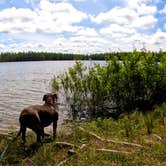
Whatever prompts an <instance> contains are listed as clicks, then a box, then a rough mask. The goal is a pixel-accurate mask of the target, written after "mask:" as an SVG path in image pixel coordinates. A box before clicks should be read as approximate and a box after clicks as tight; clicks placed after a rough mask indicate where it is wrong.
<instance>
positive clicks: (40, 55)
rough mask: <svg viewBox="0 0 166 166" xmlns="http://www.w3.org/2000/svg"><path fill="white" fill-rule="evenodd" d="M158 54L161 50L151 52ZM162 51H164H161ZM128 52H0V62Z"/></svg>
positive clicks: (91, 57)
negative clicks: (88, 53)
mask: <svg viewBox="0 0 166 166" xmlns="http://www.w3.org/2000/svg"><path fill="white" fill-rule="evenodd" d="M151 53H152V54H154V55H159V54H161V52H159V53H157V52H151ZM162 53H164V52H162ZM128 54H130V52H112V53H96V54H90V55H85V54H72V53H71V54H69V53H52V52H50V53H49V52H4V53H3V52H2V53H0V62H17V61H47V60H105V58H106V57H112V56H116V57H121V55H123V56H127V55H128Z"/></svg>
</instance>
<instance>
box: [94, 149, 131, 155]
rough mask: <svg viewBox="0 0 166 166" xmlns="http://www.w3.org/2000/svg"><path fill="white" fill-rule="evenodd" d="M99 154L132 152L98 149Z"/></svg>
mask: <svg viewBox="0 0 166 166" xmlns="http://www.w3.org/2000/svg"><path fill="white" fill-rule="evenodd" d="M96 151H98V152H110V153H121V154H130V153H131V152H127V151H120V150H112V149H96Z"/></svg>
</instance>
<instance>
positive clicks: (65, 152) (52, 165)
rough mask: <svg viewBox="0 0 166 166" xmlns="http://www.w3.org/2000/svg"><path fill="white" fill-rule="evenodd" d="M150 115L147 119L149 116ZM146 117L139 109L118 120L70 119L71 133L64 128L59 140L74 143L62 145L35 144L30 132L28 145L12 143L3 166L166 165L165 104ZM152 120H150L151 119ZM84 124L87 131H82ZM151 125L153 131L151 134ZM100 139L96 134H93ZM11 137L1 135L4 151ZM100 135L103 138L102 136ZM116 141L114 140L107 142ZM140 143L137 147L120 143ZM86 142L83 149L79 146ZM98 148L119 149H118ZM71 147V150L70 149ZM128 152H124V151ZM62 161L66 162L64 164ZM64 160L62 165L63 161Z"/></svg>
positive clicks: (54, 142) (1, 163) (52, 143)
mask: <svg viewBox="0 0 166 166" xmlns="http://www.w3.org/2000/svg"><path fill="white" fill-rule="evenodd" d="M147 117H148V118H147ZM147 117H145V116H144V115H142V114H141V113H139V112H134V113H133V114H131V115H129V116H123V117H121V118H120V119H119V120H118V121H116V120H113V119H112V118H109V119H101V118H98V119H96V120H95V121H91V122H86V123H82V124H76V123H71V122H70V126H71V129H70V132H67V131H65V130H61V131H60V132H59V133H58V136H57V140H56V141H60V142H68V143H71V144H73V145H75V146H74V147H73V148H72V151H73V152H74V153H73V154H71V153H69V152H70V151H71V150H70V149H71V148H70V147H65V148H63V147H60V146H58V145H57V144H56V141H48V142H45V143H43V144H36V143H34V142H35V136H34V134H33V133H32V132H29V134H28V135H29V136H28V137H27V143H26V144H25V146H23V145H22V144H21V139H20V138H19V139H18V140H16V141H15V142H13V143H12V144H11V145H9V148H8V150H7V151H6V153H5V155H4V157H3V160H2V161H1V162H0V165H2V166H11V165H12V166H30V165H31V166H57V165H58V164H59V166H60V165H62V166H108V165H111V166H114V165H115V166H122V165H123V166H142V165H147V166H148V165H150V166H165V165H166V148H165V147H166V105H165V104H164V105H163V106H162V107H158V108H156V109H155V111H154V112H153V113H151V114H148V115H147ZM148 120H149V122H148ZM80 127H82V128H83V129H84V130H81V129H80ZM149 128H150V133H149ZM92 133H93V134H95V135H97V136H98V137H99V138H97V137H95V136H94V135H93V134H92ZM12 138H13V135H12V136H7V137H6V136H5V137H4V136H1V137H0V152H1V153H2V152H3V150H4V149H5V146H6V145H7V143H9V142H10V140H11V139H12ZM100 138H101V139H100ZM104 140H114V141H115V142H114V143H111V142H108V141H104ZM122 141H123V142H129V143H137V144H140V145H142V147H134V146H130V145H125V144H121V143H118V142H122ZM82 145H84V146H85V147H84V148H79V147H81V146H82ZM97 149H109V150H117V151H119V152H118V153H115V152H107V151H99V150H97ZM69 150H70V151H69ZM124 151H125V152H129V154H124V153H121V152H124ZM62 161H65V162H63V163H62ZM60 163H61V164H60Z"/></svg>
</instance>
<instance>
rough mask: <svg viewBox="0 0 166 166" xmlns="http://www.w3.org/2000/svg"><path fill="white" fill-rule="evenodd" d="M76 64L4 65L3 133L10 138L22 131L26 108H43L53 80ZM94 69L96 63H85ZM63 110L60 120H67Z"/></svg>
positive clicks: (0, 88)
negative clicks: (20, 126) (33, 106)
mask: <svg viewBox="0 0 166 166" xmlns="http://www.w3.org/2000/svg"><path fill="white" fill-rule="evenodd" d="M74 63H75V61H37V62H34V61H33V62H5V63H0V133H4V134H7V133H9V132H11V131H13V130H18V128H19V121H18V118H19V114H20V112H21V110H22V109H23V108H24V107H27V106H29V105H33V104H43V101H42V98H43V95H44V94H45V93H48V92H51V91H52V88H51V80H52V78H53V77H54V76H56V75H59V74H60V73H63V72H64V71H66V70H67V69H68V68H69V67H72V66H73V65H74ZM83 63H84V64H85V65H93V64H94V63H100V62H94V61H84V62H83ZM66 111H67V110H65V108H63V107H62V106H61V107H60V120H59V124H61V123H62V121H63V119H64V118H65V115H66V114H65V112H66Z"/></svg>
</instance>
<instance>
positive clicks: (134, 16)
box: [0, 0, 166, 54]
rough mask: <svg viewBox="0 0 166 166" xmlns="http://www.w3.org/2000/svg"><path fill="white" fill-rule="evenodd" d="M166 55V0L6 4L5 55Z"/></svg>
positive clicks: (0, 2)
mask: <svg viewBox="0 0 166 166" xmlns="http://www.w3.org/2000/svg"><path fill="white" fill-rule="evenodd" d="M143 47H145V48H146V49H147V50H151V51H158V50H160V49H162V50H164V51H166V0H21V1H20V0H0V52H5V51H13V52H18V51H47V52H63V53H68V52H69V53H85V54H87V53H100V52H110V51H119V50H120V51H132V50H133V49H135V48H136V49H138V50H139V49H141V48H143Z"/></svg>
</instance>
